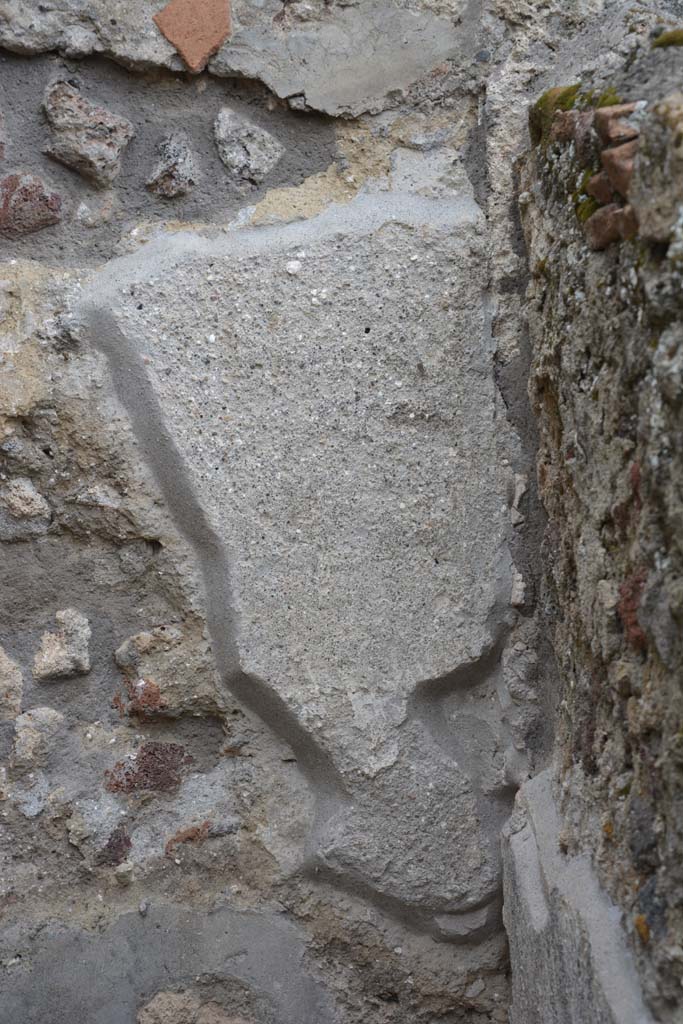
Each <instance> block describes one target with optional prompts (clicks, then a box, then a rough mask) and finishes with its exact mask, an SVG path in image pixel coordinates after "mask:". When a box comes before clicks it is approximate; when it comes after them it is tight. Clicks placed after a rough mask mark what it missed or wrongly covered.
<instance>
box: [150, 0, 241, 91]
mask: <svg viewBox="0 0 683 1024" xmlns="http://www.w3.org/2000/svg"><path fill="white" fill-rule="evenodd" d="M154 22H155V23H156V25H157V28H158V29H159V30H160V31H161V32H162V33H163V35H165V36H166V38H167V39H168V41H169V43H172V45H173V46H175V48H176V50H177V51H178V53H179V54H180V56H181V57H182V58H183V60H184V61H185V63H186V64H187V66H188V68H189V69H190V71H194V72H195V74H197V73H198V72H200V71H203V70H204V68H205V67H206V65H207V63H208V60H209V57H212V56H213V54H214V53H216V51H217V50H219V49H220V47H221V45H222V43H224V42H225V40H226V39H227V38H228V36H229V35H230V32H231V28H232V26H231V19H230V0H171V2H170V3H169V4H167V5H166V7H164V9H163V10H162V11H159V13H158V14H155V15H154Z"/></svg>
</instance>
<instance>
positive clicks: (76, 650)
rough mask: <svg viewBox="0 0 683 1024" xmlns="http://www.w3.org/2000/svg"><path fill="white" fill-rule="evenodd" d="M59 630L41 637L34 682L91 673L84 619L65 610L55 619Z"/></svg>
mask: <svg viewBox="0 0 683 1024" xmlns="http://www.w3.org/2000/svg"><path fill="white" fill-rule="evenodd" d="M55 619H56V620H57V625H58V629H57V631H56V632H54V633H43V635H42V637H41V639H40V647H39V648H38V652H37V654H36V656H35V658H34V659H33V675H34V676H35V678H36V679H40V680H43V679H68V678H70V677H71V676H76V675H81V674H82V673H85V672H89V671H90V652H89V642H90V635H91V630H90V623H89V622H88V620H87V618H86V617H85V615H82V614H81V612H78V611H75V610H74V609H73V608H66V609H65V610H63V611H58V612H57V613H56V615H55Z"/></svg>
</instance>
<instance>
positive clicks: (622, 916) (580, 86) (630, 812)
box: [506, 26, 683, 1024]
mask: <svg viewBox="0 0 683 1024" xmlns="http://www.w3.org/2000/svg"><path fill="white" fill-rule="evenodd" d="M681 38H682V37H681V33H680V32H676V31H665V30H664V27H663V26H661V27H660V29H659V30H658V31H656V32H654V33H653V34H652V36H651V38H650V39H649V40H648V42H647V44H646V45H644V46H642V47H640V48H638V49H637V50H635V51H634V52H633V53H632V54H631V55H630V59H629V60H628V61H627V62H626V64H625V66H624V67H623V68H620V69H618V70H616V71H610V72H608V73H605V72H604V71H602V70H598V71H596V72H594V73H593V74H590V75H585V76H584V77H582V78H581V79H580V80H578V81H577V82H571V81H563V82H561V83H558V86H557V87H556V88H554V89H551V90H549V91H548V92H546V93H544V94H543V95H542V96H541V97H540V99H539V100H538V101H537V103H536V104H535V106H534V107H533V108H532V110H531V117H530V125H531V135H532V141H533V143H535V145H534V148H533V150H532V152H531V154H530V156H529V157H528V158H527V159H526V160H525V161H524V164H523V168H522V171H521V179H522V180H521V189H522V192H521V196H520V204H521V209H522V218H523V223H524V228H525V235H526V239H527V245H528V251H529V261H530V263H529V266H530V272H531V281H530V284H529V288H528V291H527V299H528V319H529V326H530V332H531V336H532V339H533V344H534V361H533V368H532V375H531V383H530V393H531V396H532V403H533V407H534V410H535V413H536V416H537V419H538V423H539V431H540V448H539V456H538V480H539V486H540V491H541V495H542V499H543V503H544V506H545V508H546V510H547V513H548V527H547V530H546V534H545V539H544V544H543V551H544V563H545V565H546V575H545V591H544V606H545V615H546V619H547V621H548V622H549V623H550V626H551V630H552V641H553V650H554V652H555V656H556V658H557V663H558V669H559V673H560V679H561V685H562V692H561V704H560V713H559V715H558V719H557V739H556V773H554V774H552V775H548V776H547V778H546V779H545V781H544V783H543V784H541V782H540V780H534V783H533V784H529V785H527V786H525V787H524V788H523V795H522V797H521V800H520V805H519V812H518V814H517V815H516V816H515V819H513V823H512V826H511V828H510V829H509V839H508V844H509V846H508V853H507V855H506V856H507V859H508V862H509V878H508V906H507V910H506V920H507V921H508V925H509V930H510V933H511V937H512V940H513V962H514V959H515V955H516V957H517V958H518V963H519V967H518V968H517V973H516V974H515V973H513V990H514V992H515V1000H514V1004H515V1013H514V1014H513V1019H514V1020H515V1021H517V1020H518V1021H520V1022H521V1021H524V1022H525V1024H527V1022H528V1021H535V1020H538V1021H549V1020H558V1021H560V1020H561V1021H565V1020H566V1021H574V1020H584V1019H589V1016H590V1019H592V1020H600V1021H603V1020H604V1021H619V1022H624V1021H626V1020H633V1021H636V1020H638V1021H640V1020H650V1019H656V1020H661V1021H675V1020H680V1013H681V984H682V981H683V950H682V949H681V944H680V943H681V937H682V935H683V930H682V924H683V918H682V917H681V892H682V891H683V890H682V888H681V886H682V881H683V879H682V876H681V843H682V840H683V836H682V833H681V817H680V808H681V796H682V792H683V791H682V789H681V786H682V784H683V773H682V762H681V751H680V744H681V735H682V734H681V725H682V723H683V692H682V691H681V654H682V652H681V571H682V568H683V566H682V562H681V479H682V478H681V473H682V469H683V462H682V457H683V452H682V450H681V438H682V434H681V425H682V424H681V405H680V403H681V394H682V392H681V386H682V384H683V378H682V377H681V367H682V366H683V364H682V362H681V347H680V345H681V337H682V335H681V330H682V328H681V317H682V313H683V306H681V268H680V252H681V243H680V239H679V234H680V230H681V223H680V212H679V211H680V204H681V200H682V199H683V185H682V181H683V178H682V176H681V164H680V161H681V155H680V149H679V147H680V138H681V135H680V133H681V127H683V120H682V118H683V105H682V103H683V97H681V93H680V92H679V91H678V90H679V84H680V81H681V75H682V72H683V50H682V49H681V45H680V44H681ZM553 804H555V805H556V806H555V807H553ZM558 810H559V814H558ZM551 847H552V848H551ZM525 851H526V852H525ZM530 851H531V852H530ZM529 859H533V860H534V861H535V862H537V873H538V874H539V876H540V875H543V882H542V884H541V883H540V882H539V880H538V879H536V883H537V884H532V882H531V880H530V879H529V878H528V877H526V878H525V877H524V871H525V870H526V869H525V862H527V863H528V861H529ZM589 862H590V864H591V865H592V868H593V869H594V872H593V870H592V869H589V866H588V864H589ZM598 882H599V885H598ZM539 890H540V891H541V892H543V891H544V890H545V896H542V897H541V898H540V900H538V901H537V904H536V905H534V903H533V901H531V900H529V896H530V894H531V893H532V891H536V892H538V891H539ZM600 890H602V891H603V892H604V894H605V896H601V895H600ZM586 893H593V896H591V898H590V899H588V900H586ZM610 900H611V901H612V904H611V906H610V902H609V901H610ZM620 921H621V925H620V924H619V922H620ZM620 927H623V935H624V941H620V939H619V931H620ZM541 936H542V943H547V944H548V945H549V946H550V948H551V949H552V951H553V957H554V958H556V959H555V966H553V967H550V968H549V969H548V970H546V971H545V972H544V974H543V976H542V983H541V985H540V986H539V984H538V983H537V982H535V981H534V979H533V976H532V974H531V966H532V961H533V957H534V956H538V955H539V941H541V940H540V937H541ZM530 958H531V959H530ZM632 960H634V961H635V963H636V965H637V969H638V973H639V975H640V978H641V981H642V984H643V987H644V992H645V997H646V1000H647V1003H648V1004H649V1011H647V1012H646V1011H645V1009H644V1007H643V1005H642V1004H640V1002H639V999H638V997H637V995H636V993H634V991H633V983H632V976H631V972H630V968H629V963H630V962H631V961H632ZM560 967H561V971H560V970H558V968H560ZM568 974H569V975H570V977H571V978H572V982H571V983H570V985H569V988H570V989H571V990H572V991H573V992H574V996H572V997H570V998H569V1001H567V999H566V998H565V999H564V1000H563V998H562V991H563V990H565V987H566V985H567V975H568ZM586 974H588V975H593V977H591V979H590V984H589V985H586V984H585V983H584V979H585V977H586ZM515 978H516V979H518V980H514V979H515ZM539 980H540V979H539ZM587 992H588V993H589V994H590V996H591V999H590V1000H588V1001H586V998H585V996H586V993H587ZM591 1001H592V1009H590V1004H591ZM553 1004H554V1005H553ZM558 1004H559V1006H558ZM551 1007H552V1009H551ZM650 1014H652V1016H650Z"/></svg>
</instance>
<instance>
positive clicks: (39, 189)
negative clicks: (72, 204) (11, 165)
mask: <svg viewBox="0 0 683 1024" xmlns="http://www.w3.org/2000/svg"><path fill="white" fill-rule="evenodd" d="M61 209H62V199H61V196H59V195H58V194H57V193H56V192H50V190H49V189H48V188H47V186H46V185H45V183H44V182H43V181H42V180H41V179H40V178H36V177H35V176H34V175H33V174H8V175H7V177H6V178H3V179H2V180H0V234H3V235H6V236H7V237H8V238H21V237H22V235H29V234H31V232H33V231H40V230H41V229H42V228H47V227H49V226H50V225H51V224H57V223H58V222H59V221H60V220H61V219H62V215H61Z"/></svg>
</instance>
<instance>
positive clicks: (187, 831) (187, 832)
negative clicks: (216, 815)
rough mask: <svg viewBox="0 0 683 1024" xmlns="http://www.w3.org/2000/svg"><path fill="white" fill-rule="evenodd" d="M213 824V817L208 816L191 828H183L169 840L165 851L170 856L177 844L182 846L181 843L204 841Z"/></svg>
mask: <svg viewBox="0 0 683 1024" xmlns="http://www.w3.org/2000/svg"><path fill="white" fill-rule="evenodd" d="M211 825H212V822H211V819H210V818H207V820H206V821H203V822H202V823H201V825H191V826H190V827H189V828H183V829H181V830H180V831H179V832H176V834H175V835H174V836H171V838H170V839H169V840H168V842H167V843H166V846H165V847H164V853H165V854H166V856H167V857H170V856H171V854H172V853H173V851H174V850H175V848H176V846H180V844H181V843H203V842H204V840H205V839H207V838H208V836H209V832H210V831H211Z"/></svg>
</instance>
